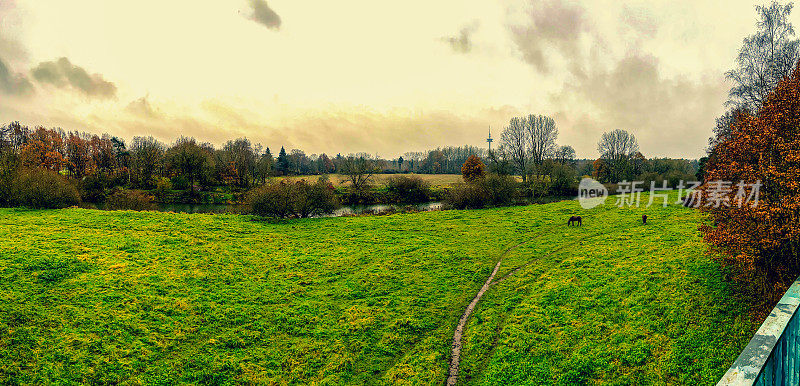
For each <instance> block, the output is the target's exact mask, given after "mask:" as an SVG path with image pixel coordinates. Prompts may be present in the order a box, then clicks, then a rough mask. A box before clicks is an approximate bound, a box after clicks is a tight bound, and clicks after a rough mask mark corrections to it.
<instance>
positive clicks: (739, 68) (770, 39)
mask: <svg viewBox="0 0 800 386" xmlns="http://www.w3.org/2000/svg"><path fill="white" fill-rule="evenodd" d="M756 12H757V13H758V16H759V21H758V22H757V23H756V25H757V27H758V30H757V31H756V33H755V34H753V35H750V36H748V37H746V38H745V39H744V42H743V44H742V48H741V49H740V50H739V55H738V57H737V58H736V68H734V69H733V70H730V71H728V72H727V73H726V74H725V75H726V76H727V78H728V79H730V80H732V81H733V82H734V86H733V88H731V90H730V92H729V94H728V101H727V102H726V104H727V105H731V106H734V107H736V108H739V109H742V110H747V111H750V112H751V113H755V112H757V111H758V109H759V108H760V107H761V104H762V103H763V102H764V98H766V96H767V94H768V93H769V92H770V91H772V89H774V88H775V86H777V85H778V82H780V81H781V80H783V79H784V78H785V77H787V76H789V75H791V73H792V70H793V69H794V67H795V64H796V63H797V60H798V58H800V41H798V39H795V38H794V28H793V27H792V23H790V22H789V16H790V15H791V13H792V4H791V3H789V4H786V5H782V4H780V3H778V2H777V1H773V2H772V3H771V4H770V5H769V6H756Z"/></svg>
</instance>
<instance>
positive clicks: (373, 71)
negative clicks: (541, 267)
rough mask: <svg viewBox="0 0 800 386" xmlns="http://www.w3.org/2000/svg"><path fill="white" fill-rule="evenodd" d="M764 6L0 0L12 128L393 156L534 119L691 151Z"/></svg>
mask: <svg viewBox="0 0 800 386" xmlns="http://www.w3.org/2000/svg"><path fill="white" fill-rule="evenodd" d="M755 4H760V3H756V2H749V1H722V0H720V1H696V0H687V1H676V0H664V1H654V0H646V1H616V0H608V1H602V0H591V1H566V0H563V1H485V0H482V1H465V0H452V1H450V0H437V1H430V0H421V1H413V0H412V1H403V2H391V3H390V2H382V1H381V2H379V1H363V0H361V1H347V0H341V1H322V0H318V1H313V2H312V1H300V0H268V1H266V2H265V1H264V0H233V1H197V0H169V1H164V0H137V1H108V0H70V1H63V0H0V124H3V123H8V122H9V121H12V120H19V121H22V122H23V123H26V124H29V125H45V126H48V127H51V126H59V127H62V128H64V129H65V130H81V131H89V132H93V133H109V134H112V135H116V136H121V137H122V138H124V139H126V140H130V139H131V138H132V137H133V136H136V135H153V136H155V137H156V138H158V139H160V140H162V141H165V142H172V141H173V140H174V139H175V138H176V137H178V136H180V135H185V136H194V137H196V138H197V139H198V140H200V141H204V142H206V141H207V142H211V143H214V144H215V145H220V144H222V143H223V142H224V141H226V140H228V139H233V138H236V137H247V138H248V139H250V140H251V141H253V142H254V143H262V144H263V145H264V146H269V147H270V148H272V149H278V148H280V147H281V146H285V147H286V148H287V150H288V149H291V148H300V149H303V150H304V151H305V152H306V153H308V154H312V153H322V152H325V153H328V154H336V153H350V152H362V151H363V152H368V153H370V154H378V155H380V156H381V157H396V156H398V155H401V154H402V153H404V152H406V151H420V150H425V149H430V148H435V147H438V146H447V145H465V144H469V145H475V146H485V142H484V141H485V138H486V134H487V129H488V127H489V126H490V125H491V128H492V135H493V136H495V137H499V134H500V131H501V130H502V128H503V127H504V125H505V124H506V123H507V122H508V120H509V119H510V118H511V117H513V116H515V115H523V114H531V113H535V114H545V115H550V116H552V117H553V118H555V120H556V123H557V125H558V128H559V132H560V134H559V137H558V142H559V144H567V145H572V146H573V147H574V148H575V149H576V151H577V154H578V156H579V157H581V158H583V157H587V158H594V157H597V156H598V153H597V149H596V147H597V141H598V139H599V137H600V135H601V134H602V133H603V132H604V131H610V130H613V129H625V130H629V131H631V132H633V133H634V134H635V135H636V137H637V138H638V139H639V144H640V148H641V151H642V153H643V154H644V155H645V156H647V157H663V156H668V157H688V158H698V157H700V156H702V155H703V154H704V148H705V146H706V144H707V139H708V137H709V136H710V135H711V129H712V127H713V125H714V118H715V117H716V116H718V115H720V114H721V113H722V112H723V110H724V106H723V103H724V101H725V99H726V95H727V90H728V89H729V88H730V84H727V83H726V81H725V79H724V72H725V71H726V70H728V69H730V68H731V67H732V66H733V62H734V58H735V56H736V53H737V50H738V48H739V47H740V46H741V41H742V39H743V38H744V37H745V36H746V35H748V34H751V33H752V32H753V31H754V30H755V22H756V19H755V17H756V14H755V10H754V6H755ZM792 16H793V19H797V17H800V16H798V14H795V15H792ZM795 24H798V21H797V20H795Z"/></svg>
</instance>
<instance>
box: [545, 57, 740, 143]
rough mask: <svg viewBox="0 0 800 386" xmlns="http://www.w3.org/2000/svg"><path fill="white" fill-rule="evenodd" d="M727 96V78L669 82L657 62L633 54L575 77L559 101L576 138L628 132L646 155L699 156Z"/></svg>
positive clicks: (655, 59) (565, 120)
mask: <svg viewBox="0 0 800 386" xmlns="http://www.w3.org/2000/svg"><path fill="white" fill-rule="evenodd" d="M725 95H726V88H725V83H724V79H722V75H720V76H718V77H714V78H707V79H702V80H700V81H692V80H689V79H685V78H681V77H678V78H666V77H664V76H663V75H662V74H661V73H660V63H659V61H658V59H657V58H655V57H652V56H649V55H644V54H640V53H633V54H631V55H629V56H627V57H625V58H623V59H622V60H620V61H618V62H617V63H615V64H614V65H613V66H611V67H610V68H608V69H593V70H592V71H591V72H590V73H589V74H587V75H586V76H583V77H577V76H576V77H574V78H573V79H572V80H570V81H568V82H567V84H566V85H565V87H564V90H562V91H561V92H560V93H559V94H558V96H556V97H554V101H555V102H556V104H557V105H560V111H559V112H558V113H557V115H558V116H560V117H562V119H563V121H562V125H563V124H564V123H565V122H566V123H567V124H568V126H569V127H570V128H571V130H573V133H572V135H573V136H575V137H576V138H585V137H586V136H587V135H591V136H597V137H598V138H599V135H600V133H601V132H603V131H610V130H613V129H625V130H629V131H631V132H633V133H634V134H635V135H636V137H637V138H638V139H639V143H640V146H641V148H642V152H643V153H644V154H645V155H647V156H665V155H672V156H675V155H679V156H696V157H699V156H700V155H702V149H703V146H704V145H705V140H706V138H707V137H708V136H709V132H710V128H711V127H712V126H713V123H714V117H715V116H717V115H718V114H720V113H721V110H722V101H724V99H725ZM572 106H584V108H582V109H581V111H576V110H574V107H572ZM587 111H592V114H588V113H586V112H587ZM562 132H563V131H562ZM590 145H591V144H590ZM693 146H694V148H692V147H693ZM585 150H586V151H590V150H589V149H585Z"/></svg>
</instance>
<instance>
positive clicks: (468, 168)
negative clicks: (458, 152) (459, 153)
mask: <svg viewBox="0 0 800 386" xmlns="http://www.w3.org/2000/svg"><path fill="white" fill-rule="evenodd" d="M484 176H486V166H485V165H484V164H483V161H481V159H480V158H478V156H476V155H475V154H473V155H471V156H469V158H467V160H466V161H465V162H464V165H462V166H461V177H463V178H464V181H467V182H472V181H477V180H478V179H481V178H483V177H484Z"/></svg>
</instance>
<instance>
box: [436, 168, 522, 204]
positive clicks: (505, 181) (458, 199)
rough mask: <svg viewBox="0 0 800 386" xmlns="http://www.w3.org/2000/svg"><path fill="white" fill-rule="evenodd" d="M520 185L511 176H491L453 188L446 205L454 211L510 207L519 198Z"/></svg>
mask: <svg viewBox="0 0 800 386" xmlns="http://www.w3.org/2000/svg"><path fill="white" fill-rule="evenodd" d="M518 185H519V183H518V182H517V181H516V180H515V179H514V177H511V176H503V175H498V174H489V175H488V176H486V177H485V178H482V179H478V180H475V181H472V182H468V183H461V184H457V185H455V186H453V187H452V188H451V189H449V190H448V191H447V194H446V196H445V204H446V205H447V206H448V207H450V208H454V209H479V208H484V207H486V206H490V205H491V206H503V205H510V204H512V203H513V202H514V199H515V198H516V196H517V190H518Z"/></svg>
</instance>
